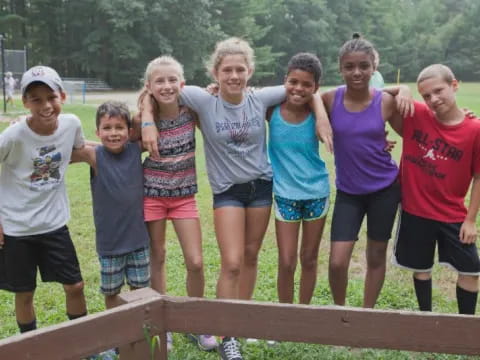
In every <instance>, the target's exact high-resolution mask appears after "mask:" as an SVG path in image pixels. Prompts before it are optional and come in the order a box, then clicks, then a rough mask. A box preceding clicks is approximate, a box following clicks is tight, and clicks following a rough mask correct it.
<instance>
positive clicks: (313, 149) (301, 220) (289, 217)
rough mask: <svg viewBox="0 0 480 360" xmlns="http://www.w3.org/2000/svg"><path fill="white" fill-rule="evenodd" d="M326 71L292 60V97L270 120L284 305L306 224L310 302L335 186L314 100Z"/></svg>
mask: <svg viewBox="0 0 480 360" xmlns="http://www.w3.org/2000/svg"><path fill="white" fill-rule="evenodd" d="M321 72H322V68H321V63H320V61H319V60H318V58H317V57H316V56H314V55H312V54H308V53H300V54H297V55H295V56H294V57H292V59H290V62H289V64H288V69H287V77H286V79H285V89H286V91H287V99H286V101H285V102H284V103H282V104H280V105H279V106H277V107H275V108H274V109H273V112H272V115H271V117H270V132H269V156H270V161H271V164H272V169H273V193H274V204H275V229H276V236H277V244H278V252H279V256H278V258H279V264H278V281H277V284H278V298H279V300H280V302H282V303H293V287H294V286H293V283H294V274H295V268H296V264H297V253H298V237H299V232H300V225H301V224H302V242H301V252H300V254H301V256H300V263H301V267H302V274H301V280H300V295H299V302H300V303H302V304H309V303H310V301H311V299H312V295H313V290H314V288H315V283H316V278H317V259H318V250H319V245H320V240H321V237H322V233H323V228H324V225H325V219H326V214H327V211H328V197H329V194H330V186H329V181H328V172H327V168H326V166H325V162H324V161H323V160H322V159H321V158H320V156H319V146H318V139H317V137H316V135H315V118H314V116H313V114H312V113H311V109H310V106H309V102H310V100H311V99H312V96H313V94H314V93H315V92H316V91H317V89H318V86H319V81H320V76H321Z"/></svg>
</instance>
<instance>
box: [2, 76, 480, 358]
mask: <svg viewBox="0 0 480 360" xmlns="http://www.w3.org/2000/svg"><path fill="white" fill-rule="evenodd" d="M410 85H411V87H412V89H413V86H412V84H410ZM478 99H480V84H469V83H465V84H462V86H461V90H460V91H459V93H458V102H459V104H460V105H461V106H462V107H468V108H470V109H471V110H473V111H475V112H476V113H477V114H480V103H479V101H478ZM65 112H72V113H75V114H77V115H78V116H79V117H80V118H81V119H82V123H83V127H84V132H85V135H86V137H87V138H89V139H95V135H94V113H95V108H93V107H91V106H88V105H84V106H82V105H80V106H73V105H66V106H65ZM5 126H6V124H2V123H0V130H2V129H3V128H4V127H5ZM390 134H391V135H392V137H395V136H394V135H393V131H391V132H390ZM197 139H198V148H197V169H198V177H199V193H198V196H197V199H198V205H199V210H200V214H201V222H202V231H203V249H204V262H205V279H206V291H205V295H206V297H209V298H214V297H215V284H216V280H217V276H218V271H219V260H220V258H219V252H218V248H217V244H216V241H215V234H214V229H213V221H212V206H211V198H212V195H211V191H210V188H209V185H208V181H207V176H206V170H205V159H204V156H203V144H202V139H201V136H200V135H199V136H198V137H197ZM397 140H398V144H397V147H396V149H395V150H394V156H395V157H396V158H397V159H398V156H399V152H400V148H401V145H400V141H399V139H397ZM321 151H322V153H323V154H324V149H323V148H322V150H321ZM324 158H325V160H326V161H327V163H328V167H329V169H330V171H331V173H332V174H333V158H332V156H331V155H325V156H324ZM88 174H89V171H88V167H87V166H86V165H84V164H77V165H72V166H70V168H69V171H68V174H67V184H68V192H69V198H70V205H71V213H72V220H71V221H70V224H69V227H70V231H71V234H72V238H73V240H74V242H75V244H76V247H77V251H78V254H79V258H80V264H81V267H82V272H83V276H84V279H85V284H86V287H85V292H86V298H87V302H88V308H89V312H90V313H94V312H98V311H102V310H103V309H104V305H103V297H102V295H101V294H100V293H99V290H98V288H99V265H98V261H97V256H96V253H95V245H94V228H93V221H92V208H91V205H92V204H91V197H90V190H89V180H88V176H89V175H88ZM332 188H333V187H332ZM334 194H335V193H334V192H333V193H332V199H331V200H332V204H333V200H334V196H335V195H334ZM330 216H331V212H330V215H329V218H328V220H327V227H326V229H325V236H324V240H323V241H322V246H321V249H320V259H319V260H320V261H319V269H318V284H317V287H316V290H315V294H314V297H313V301H312V303H313V304H316V305H330V304H332V300H331V296H330V290H329V287H328V280H327V261H328V245H329V244H328V243H329V231H330ZM272 220H273V218H272ZM272 222H273V221H272ZM167 238H168V249H167V251H168V253H167V272H168V279H167V287H168V293H169V294H170V295H182V296H183V295H186V290H185V266H184V262H183V257H182V253H181V249H180V247H179V244H178V242H177V240H176V238H175V234H174V232H173V230H172V227H171V226H169V227H168V234H167ZM364 250H365V241H364V235H362V236H361V240H360V241H359V242H358V244H357V247H356V249H355V251H354V256H353V259H352V264H351V269H350V274H351V275H350V283H349V289H348V300H347V301H348V304H349V305H351V306H360V305H361V303H362V296H363V277H364V263H365V259H364ZM276 264H277V250H276V244H275V234H274V226H273V224H270V226H269V229H268V231H267V234H266V237H265V241H264V245H263V247H262V249H261V252H260V259H259V272H258V273H259V276H258V282H257V288H256V290H255V294H254V298H255V299H256V300H259V301H276V300H277V295H276ZM297 285H298V283H297ZM454 288H455V274H454V273H452V272H451V271H450V270H447V269H445V268H442V269H439V268H438V267H436V268H435V271H434V290H433V297H434V298H433V303H434V310H435V311H438V312H442V313H456V311H457V308H456V301H455V296H454ZM297 292H298V291H297ZM35 299H36V302H35V304H36V310H37V318H38V324H39V326H41V327H44V326H48V325H51V324H55V323H58V322H62V321H65V320H66V316H65V308H64V296H63V291H62V288H61V286H60V285H58V284H43V283H41V282H39V285H38V289H37V293H36V297H35ZM378 308H381V309H411V310H414V309H416V300H415V296H414V293H413V289H412V284H411V274H410V273H409V272H406V271H401V270H399V269H396V268H394V267H393V266H389V267H388V273H387V278H386V281H385V286H384V288H383V291H382V293H381V295H380V298H379V301H378ZM214 316H215V315H214V314H212V317H214ZM0 319H1V322H0V338H5V337H8V336H10V335H13V334H15V333H17V326H16V322H15V316H14V305H13V295H12V294H11V293H8V292H5V291H1V292H0ZM412 330H413V329H412ZM174 338H175V349H174V351H173V352H172V353H171V355H170V356H169V359H178V360H185V359H218V355H217V354H215V353H201V352H200V351H197V350H196V348H195V347H194V346H193V345H192V344H190V343H188V342H187V341H186V340H185V339H184V337H183V336H181V335H179V334H175V336H174ZM244 354H245V358H246V359H250V360H253V359H254V360H261V359H298V360H307V359H308V360H310V359H433V358H435V359H460V358H463V357H459V356H447V355H445V356H444V355H437V354H436V355H432V354H420V353H409V352H399V351H380V350H369V349H364V350H361V351H351V350H350V349H347V348H343V347H330V346H318V345H308V344H294V343H281V344H280V345H278V346H276V347H269V346H267V345H266V344H265V343H264V342H261V343H260V344H258V345H246V346H244Z"/></svg>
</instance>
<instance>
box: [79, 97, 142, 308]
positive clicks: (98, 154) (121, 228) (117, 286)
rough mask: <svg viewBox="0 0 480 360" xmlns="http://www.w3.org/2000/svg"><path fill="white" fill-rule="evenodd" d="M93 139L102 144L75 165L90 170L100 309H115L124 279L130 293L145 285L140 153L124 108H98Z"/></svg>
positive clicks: (115, 105) (109, 104)
mask: <svg viewBox="0 0 480 360" xmlns="http://www.w3.org/2000/svg"><path fill="white" fill-rule="evenodd" d="M96 126H97V131H96V134H97V136H98V137H99V138H100V141H101V145H99V146H96V147H91V146H86V147H85V148H84V149H81V150H79V151H75V152H74V154H73V160H74V161H84V162H87V163H88V164H89V165H90V166H91V169H90V185H91V190H92V199H93V216H94V221H95V228H96V246H97V252H98V255H99V260H100V267H101V292H102V293H103V294H104V295H105V305H106V307H107V308H112V307H114V306H116V305H117V304H118V294H119V293H120V290H121V288H122V286H123V284H124V279H125V278H126V279H127V283H128V284H129V285H130V288H131V289H138V288H143V287H147V286H148V285H149V282H150V271H149V266H150V262H149V247H148V246H149V241H150V240H149V237H148V232H147V228H146V225H145V222H144V217H143V168H142V159H141V154H142V149H141V147H140V144H139V143H131V142H129V135H130V131H131V126H132V121H131V118H130V112H129V110H128V108H127V106H126V105H125V104H123V103H120V102H115V101H109V102H106V103H104V104H102V105H100V106H99V108H98V109H97V115H96Z"/></svg>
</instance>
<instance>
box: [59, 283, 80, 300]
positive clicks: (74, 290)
mask: <svg viewBox="0 0 480 360" xmlns="http://www.w3.org/2000/svg"><path fill="white" fill-rule="evenodd" d="M83 287H84V284H83V281H79V282H78V283H76V284H72V285H63V288H64V290H65V294H67V296H72V297H79V296H83Z"/></svg>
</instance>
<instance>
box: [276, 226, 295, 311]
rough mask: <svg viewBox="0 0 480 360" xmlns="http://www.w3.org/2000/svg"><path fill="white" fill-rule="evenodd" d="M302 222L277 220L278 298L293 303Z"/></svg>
mask: <svg viewBox="0 0 480 360" xmlns="http://www.w3.org/2000/svg"><path fill="white" fill-rule="evenodd" d="M299 229H300V222H285V221H280V220H275V232H276V235H277V246H278V277H277V291H278V300H279V301H280V302H281V303H290V304H291V303H293V284H294V277H295V269H296V267H297V256H298V255H297V251H298V233H299Z"/></svg>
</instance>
